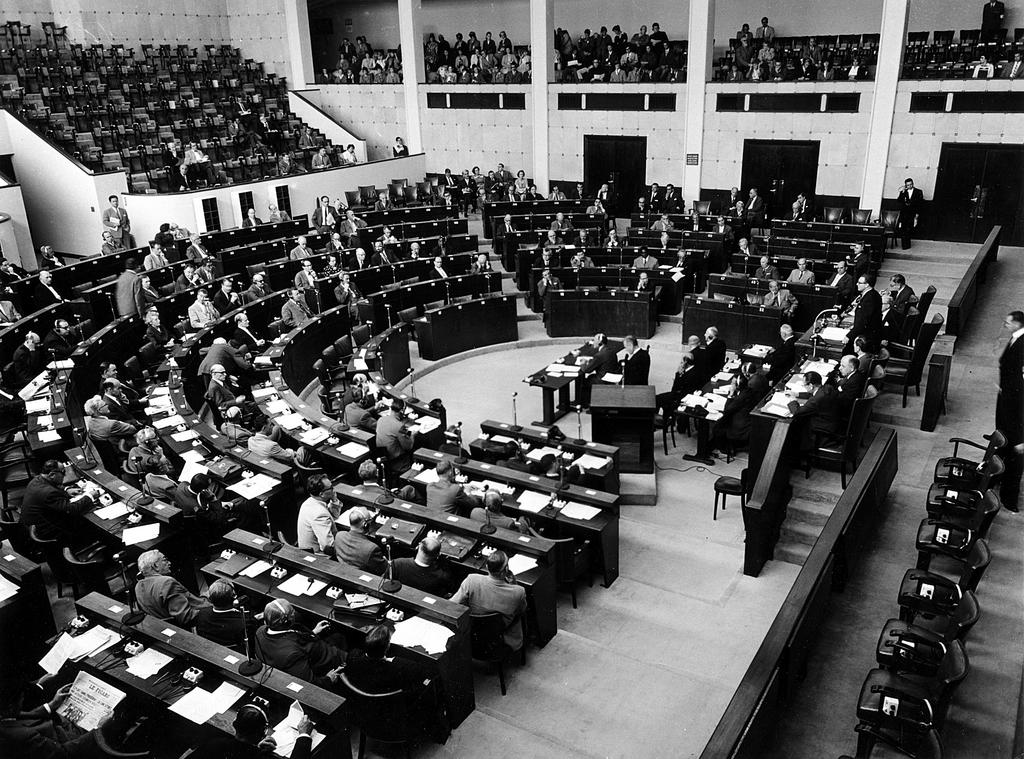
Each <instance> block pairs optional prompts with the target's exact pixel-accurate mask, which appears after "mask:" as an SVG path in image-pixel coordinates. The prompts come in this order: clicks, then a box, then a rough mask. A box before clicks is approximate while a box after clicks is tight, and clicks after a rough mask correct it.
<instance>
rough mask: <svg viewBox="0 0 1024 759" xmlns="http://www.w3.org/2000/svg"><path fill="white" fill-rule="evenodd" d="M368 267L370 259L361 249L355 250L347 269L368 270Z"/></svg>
mask: <svg viewBox="0 0 1024 759" xmlns="http://www.w3.org/2000/svg"><path fill="white" fill-rule="evenodd" d="M369 267H370V258H369V256H367V255H366V251H365V250H363V249H362V248H356V252H355V253H353V254H352V258H351V259H350V260H349V264H348V268H350V269H368V268H369Z"/></svg>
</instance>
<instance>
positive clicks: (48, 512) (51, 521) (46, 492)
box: [19, 475, 93, 540]
mask: <svg viewBox="0 0 1024 759" xmlns="http://www.w3.org/2000/svg"><path fill="white" fill-rule="evenodd" d="M92 507H93V500H92V499H91V498H78V499H76V500H74V501H72V500H71V498H70V497H69V496H68V494H67V491H65V490H64V488H59V487H57V486H56V485H53V484H52V483H51V482H50V481H49V480H47V479H45V478H44V477H42V476H41V475H40V476H36V477H33V478H32V479H31V480H30V481H29V483H28V485H27V486H26V488H25V495H24V497H23V498H22V501H21V516H20V518H19V521H20V522H21V524H24V525H28V526H32V525H35V526H36V531H37V532H38V533H39V537H41V538H44V539H47V540H49V539H53V538H59V537H61V535H62V534H66V535H70V534H71V533H73V532H74V529H75V522H76V520H75V517H77V516H79V515H80V514H84V513H85V512H87V511H88V510H89V509H91V508H92Z"/></svg>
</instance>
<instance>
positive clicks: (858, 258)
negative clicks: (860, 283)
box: [846, 242, 871, 281]
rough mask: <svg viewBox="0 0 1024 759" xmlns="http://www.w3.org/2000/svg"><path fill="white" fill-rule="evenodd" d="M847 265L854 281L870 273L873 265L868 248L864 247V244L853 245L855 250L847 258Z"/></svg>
mask: <svg viewBox="0 0 1024 759" xmlns="http://www.w3.org/2000/svg"><path fill="white" fill-rule="evenodd" d="M846 263H847V265H848V266H849V268H850V273H851V274H852V275H853V277H854V281H856V278H857V277H859V276H860V275H861V274H867V273H868V268H869V267H870V265H871V256H870V255H869V254H868V251H867V248H866V247H864V243H862V242H856V243H854V244H853V249H852V250H851V251H850V253H849V255H848V256H847V257H846Z"/></svg>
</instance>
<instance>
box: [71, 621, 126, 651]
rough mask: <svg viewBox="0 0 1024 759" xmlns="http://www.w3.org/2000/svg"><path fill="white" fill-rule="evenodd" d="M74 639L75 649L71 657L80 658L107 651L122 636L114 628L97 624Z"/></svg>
mask: <svg viewBox="0 0 1024 759" xmlns="http://www.w3.org/2000/svg"><path fill="white" fill-rule="evenodd" d="M74 640H75V649H74V650H73V651H72V652H71V658H72V659H75V660H78V659H84V658H85V657H87V656H92V655H93V654H98V653H99V652H100V651H105V650H106V649H108V648H110V647H111V646H112V645H114V644H115V643H117V642H118V641H119V640H121V636H120V635H118V634H117V633H116V632H114V631H113V630H109V629H107V628H106V627H102V626H99V625H97V626H96V627H91V628H89V629H88V630H86V631H85V632H84V633H82V634H81V635H79V636H78V637H77V638H75V639H74Z"/></svg>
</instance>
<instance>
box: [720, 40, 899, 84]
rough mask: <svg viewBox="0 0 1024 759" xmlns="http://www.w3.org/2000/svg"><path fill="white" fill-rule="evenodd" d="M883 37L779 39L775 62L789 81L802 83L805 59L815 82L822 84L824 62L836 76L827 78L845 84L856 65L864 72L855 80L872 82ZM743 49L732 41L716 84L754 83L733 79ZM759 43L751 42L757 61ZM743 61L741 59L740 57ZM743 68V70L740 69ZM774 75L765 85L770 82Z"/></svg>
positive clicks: (747, 76) (775, 47) (746, 77)
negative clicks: (812, 70)
mask: <svg viewBox="0 0 1024 759" xmlns="http://www.w3.org/2000/svg"><path fill="white" fill-rule="evenodd" d="M880 36H881V35H879V34H877V33H871V34H839V35H836V34H819V35H808V36H800V37H776V38H775V43H774V49H775V58H774V60H776V61H782V64H783V69H784V70H786V72H787V73H786V75H785V78H786V79H794V80H795V79H800V78H801V73H800V63H801V61H802V60H803V59H804V58H810V59H811V60H812V61H813V63H814V68H815V78H817V79H819V80H821V79H823V78H824V77H823V76H822V75H821V72H822V64H823V63H824V62H825V61H829V62H830V63H831V66H832V69H833V73H832V75H830V76H829V77H828V78H829V79H834V80H845V79H849V78H851V77H850V69H851V67H852V66H853V65H854V64H857V63H859V64H860V65H861V70H859V73H857V74H855V75H854V77H852V78H855V79H873V78H874V67H875V64H876V63H877V62H878V42H879V38H880ZM739 47H740V42H739V40H738V39H734V40H730V43H729V49H728V50H727V51H726V52H725V55H724V56H722V57H721V58H719V59H718V62H717V63H718V65H717V68H716V71H715V80H716V81H722V82H725V81H728V82H732V81H751V76H750V75H749V74H745V73H744V72H742V71H741V72H740V74H741V76H740V77H739V78H738V79H736V78H733V76H732V75H731V72H732V68H733V66H734V64H736V63H737V53H736V51H737V49H738V48H739ZM760 47H761V44H760V40H751V43H750V49H751V53H750V55H751V57H752V58H753V60H755V61H756V60H757V53H758V51H759V50H760ZM741 57H742V56H741ZM741 68H742V67H741ZM772 78H773V77H772V75H771V74H770V73H769V75H768V76H767V78H765V79H762V81H770V80H771V79H772Z"/></svg>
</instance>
